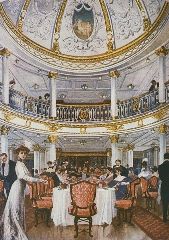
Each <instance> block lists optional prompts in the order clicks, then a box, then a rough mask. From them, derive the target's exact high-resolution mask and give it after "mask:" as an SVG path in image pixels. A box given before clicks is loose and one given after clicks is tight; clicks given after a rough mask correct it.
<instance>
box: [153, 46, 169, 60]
mask: <svg viewBox="0 0 169 240" xmlns="http://www.w3.org/2000/svg"><path fill="white" fill-rule="evenodd" d="M168 52H169V50H168V49H167V48H166V47H165V46H161V47H160V48H158V49H157V50H155V53H156V55H157V56H159V57H163V56H167V54H168Z"/></svg>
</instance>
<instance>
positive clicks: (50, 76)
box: [48, 72, 58, 79]
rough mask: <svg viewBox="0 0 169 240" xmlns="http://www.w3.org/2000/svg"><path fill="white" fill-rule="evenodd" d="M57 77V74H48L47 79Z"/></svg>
mask: <svg viewBox="0 0 169 240" xmlns="http://www.w3.org/2000/svg"><path fill="white" fill-rule="evenodd" d="M57 77H58V73H57V72H49V73H48V78H50V79H52V78H57Z"/></svg>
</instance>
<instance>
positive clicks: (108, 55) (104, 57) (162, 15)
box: [0, 0, 169, 64]
mask: <svg viewBox="0 0 169 240" xmlns="http://www.w3.org/2000/svg"><path fill="white" fill-rule="evenodd" d="M65 1H66V0H65ZM168 11H169V4H168V3H165V4H164V6H163V8H162V10H161V12H160V14H159V15H158V17H157V19H156V20H155V22H154V23H153V24H152V25H151V28H150V29H149V31H145V32H144V33H143V34H142V35H141V36H139V37H138V38H137V39H135V40H133V41H132V42H130V43H128V44H127V45H125V46H123V47H121V48H118V49H116V50H113V51H112V52H106V53H104V54H100V55H95V56H79V57H77V56H68V55H64V54H61V53H59V52H55V51H53V49H52V50H51V49H47V48H45V47H43V46H40V45H38V44H37V43H35V42H34V41H32V40H31V39H29V38H28V37H26V36H25V35H23V34H22V32H20V31H18V29H17V28H16V27H15V26H14V24H13V22H12V21H11V19H10V18H9V16H8V15H7V14H6V12H5V10H4V8H3V5H2V4H0V12H1V16H2V18H3V20H4V22H5V24H6V25H7V26H8V28H9V29H10V30H11V31H12V33H14V34H15V35H16V36H17V37H18V38H19V39H20V40H19V44H20V45H22V46H23V43H24V44H25V45H24V48H25V49H27V50H28V51H29V52H31V51H32V49H34V50H35V51H37V52H38V53H39V54H40V57H42V58H43V59H44V56H45V58H46V59H44V60H46V61H48V62H49V57H51V58H55V59H58V60H59V61H65V62H74V63H77V64H78V63H79V62H80V63H82V62H83V63H95V62H96V63H99V62H101V61H104V60H107V59H111V58H114V57H116V56H119V55H122V54H124V53H125V52H128V51H130V50H131V49H136V47H137V46H138V45H139V44H141V43H142V42H143V41H144V40H147V38H148V37H149V36H150V35H151V34H152V33H153V32H154V31H155V30H156V29H157V28H158V27H159V25H160V23H161V22H162V21H163V20H164V19H165V17H166V16H167V15H168ZM60 21H61V20H60ZM28 46H29V48H28ZM30 47H31V48H32V49H30ZM33 54H34V53H33ZM42 55H43V56H42Z"/></svg>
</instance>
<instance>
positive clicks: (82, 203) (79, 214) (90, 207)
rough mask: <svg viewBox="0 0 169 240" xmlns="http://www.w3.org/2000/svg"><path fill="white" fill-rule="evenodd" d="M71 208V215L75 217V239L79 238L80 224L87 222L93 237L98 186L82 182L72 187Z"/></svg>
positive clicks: (69, 210)
mask: <svg viewBox="0 0 169 240" xmlns="http://www.w3.org/2000/svg"><path fill="white" fill-rule="evenodd" d="M70 194H71V200H72V203H71V206H70V207H69V209H68V212H69V214H71V215H73V216H74V225H75V231H76V234H75V236H74V237H75V238H76V237H78V222H79V221H85V222H88V223H89V236H90V237H92V234H91V229H92V216H94V215H95V214H96V213H97V208H96V204H95V203H94V200H95V197H96V184H93V183H90V182H87V181H81V182H77V183H75V184H71V185H70Z"/></svg>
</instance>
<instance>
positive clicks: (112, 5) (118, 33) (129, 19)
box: [106, 0, 143, 48]
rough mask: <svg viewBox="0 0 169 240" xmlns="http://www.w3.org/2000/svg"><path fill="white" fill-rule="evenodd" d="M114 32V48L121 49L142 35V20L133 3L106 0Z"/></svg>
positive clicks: (120, 0)
mask: <svg viewBox="0 0 169 240" xmlns="http://www.w3.org/2000/svg"><path fill="white" fill-rule="evenodd" d="M106 4H107V7H108V9H109V14H110V18H111V23H112V26H113V31H114V40H115V46H116V48H119V47H122V46H124V45H126V44H127V43H129V42H131V41H132V40H134V39H136V38H137V37H138V36H140V35H141V34H142V33H143V20H142V16H141V15H140V12H139V10H138V7H137V6H136V3H135V2H134V1H124V0H116V1H110V0H106Z"/></svg>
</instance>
